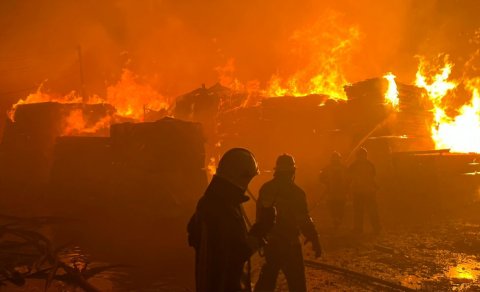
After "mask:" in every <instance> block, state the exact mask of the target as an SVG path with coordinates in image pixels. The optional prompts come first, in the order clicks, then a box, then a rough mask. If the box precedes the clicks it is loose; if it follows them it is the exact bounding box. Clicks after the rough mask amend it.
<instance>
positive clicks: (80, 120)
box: [62, 109, 112, 136]
mask: <svg viewBox="0 0 480 292" xmlns="http://www.w3.org/2000/svg"><path fill="white" fill-rule="evenodd" d="M111 120H112V117H111V116H110V115H106V116H104V117H103V118H101V119H100V120H98V121H97V122H96V123H95V124H94V125H92V126H89V125H88V124H87V121H86V119H85V116H84V112H83V110H82V109H75V110H72V111H71V112H70V113H69V115H68V116H67V117H66V118H65V126H64V128H63V133H62V136H72V135H84V134H95V133H98V132H99V131H100V130H102V129H105V128H107V127H109V126H110V123H111Z"/></svg>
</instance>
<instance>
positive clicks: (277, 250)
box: [187, 148, 380, 292]
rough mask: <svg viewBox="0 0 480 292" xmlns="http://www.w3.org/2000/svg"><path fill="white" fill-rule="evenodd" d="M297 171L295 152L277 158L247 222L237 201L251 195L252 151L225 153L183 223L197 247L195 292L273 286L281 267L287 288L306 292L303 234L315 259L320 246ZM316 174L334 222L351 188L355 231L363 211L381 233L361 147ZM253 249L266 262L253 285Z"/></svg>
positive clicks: (336, 224)
mask: <svg viewBox="0 0 480 292" xmlns="http://www.w3.org/2000/svg"><path fill="white" fill-rule="evenodd" d="M295 172H296V166H295V160H294V158H293V157H292V156H290V155H287V154H283V155H280V156H279V157H278V158H277V161H276V165H275V169H274V174H273V179H271V180H270V181H268V182H266V183H265V184H264V185H263V186H262V187H261V188H260V192H259V197H258V200H257V210H256V221H255V223H254V224H253V225H252V224H250V223H249V220H248V218H247V217H246V215H245V212H244V210H243V207H242V204H243V203H244V202H246V201H248V200H249V196H247V195H246V194H245V193H246V192H248V189H247V188H248V185H249V183H250V181H251V180H252V179H253V178H254V177H255V176H256V175H258V174H259V170H258V164H257V161H256V159H255V156H254V155H253V153H251V152H250V151H249V150H247V149H244V148H234V149H231V150H229V151H227V152H226V153H225V154H224V155H223V157H222V158H221V159H220V161H219V164H218V167H217V171H216V174H215V175H214V177H213V178H212V180H211V182H210V184H209V185H208V187H207V190H206V191H205V194H204V195H203V197H202V198H201V199H200V200H199V202H198V204H197V209H196V211H195V213H194V214H193V216H192V218H191V219H190V221H189V223H188V227H187V229H188V240H189V245H190V246H192V247H194V249H195V257H196V258H195V279H196V290H197V291H198V292H220V291H222V292H223V291H224V292H237V291H252V290H253V291H256V292H260V291H274V290H275V287H276V281H277V277H278V274H279V272H280V271H282V272H283V274H284V275H285V278H286V280H287V284H288V287H289V290H290V291H296V292H302V291H307V287H306V278H305V268H304V263H303V254H302V244H301V241H300V234H301V235H303V237H304V238H305V242H304V244H307V243H311V246H312V249H313V251H314V253H315V257H320V256H321V254H322V248H321V245H320V241H319V238H318V233H317V230H316V228H315V225H314V223H313V221H312V219H311V217H310V215H309V213H308V207H307V201H306V197H305V192H304V191H303V190H302V189H301V188H300V187H299V186H298V185H297V184H296V183H295ZM320 180H321V182H322V183H323V184H324V186H325V194H326V195H327V204H328V208H329V210H330V213H331V216H332V219H333V225H334V227H335V228H338V227H339V226H340V224H341V222H342V219H343V215H344V208H345V203H346V197H347V194H349V193H351V194H352V197H353V209H354V231H355V232H358V233H361V232H362V230H363V217H364V215H365V214H367V215H368V216H369V218H370V220H371V224H372V228H373V230H374V232H376V233H378V232H379V231H380V224H379V220H378V214H377V207H376V199H375V193H376V189H377V186H376V183H375V167H374V165H373V164H372V163H371V162H370V161H369V160H368V159H367V151H366V150H365V149H364V148H361V149H360V150H358V152H357V155H356V160H355V161H354V162H353V163H352V164H351V165H350V166H348V167H347V166H345V165H344V164H343V163H342V159H341V156H340V154H339V153H337V152H334V153H333V154H332V157H331V161H330V163H329V165H328V166H327V167H326V168H324V169H323V171H322V173H321V175H320ZM257 251H258V252H260V253H261V254H262V255H263V256H264V257H265V263H264V265H263V266H262V268H261V271H260V275H259V277H258V280H257V282H256V284H255V285H254V287H251V284H250V283H251V280H250V257H251V256H252V255H253V254H254V253H255V252H257ZM245 269H246V270H247V272H245Z"/></svg>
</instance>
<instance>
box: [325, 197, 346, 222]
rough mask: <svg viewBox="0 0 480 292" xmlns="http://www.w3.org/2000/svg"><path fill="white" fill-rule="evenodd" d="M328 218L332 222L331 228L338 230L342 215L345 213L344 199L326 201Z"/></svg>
mask: <svg viewBox="0 0 480 292" xmlns="http://www.w3.org/2000/svg"><path fill="white" fill-rule="evenodd" d="M327 205H328V210H329V212H330V217H331V218H332V221H333V226H334V227H335V228H338V227H339V226H340V225H341V224H342V221H343V215H344V213H345V200H344V199H337V198H335V199H329V200H328V201H327Z"/></svg>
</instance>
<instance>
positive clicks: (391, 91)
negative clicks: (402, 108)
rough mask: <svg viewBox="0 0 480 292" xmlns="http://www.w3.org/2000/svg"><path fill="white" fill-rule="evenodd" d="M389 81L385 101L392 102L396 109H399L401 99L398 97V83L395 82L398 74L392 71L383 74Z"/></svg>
mask: <svg viewBox="0 0 480 292" xmlns="http://www.w3.org/2000/svg"><path fill="white" fill-rule="evenodd" d="M383 78H385V79H386V80H387V81H388V88H387V91H386V92H385V101H386V102H387V103H388V104H390V105H391V106H392V107H393V108H394V109H395V110H398V106H399V99H398V89H397V83H396V82H395V78H396V76H395V75H393V74H392V72H389V73H387V74H386V75H385V76H383Z"/></svg>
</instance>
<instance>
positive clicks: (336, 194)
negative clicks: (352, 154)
mask: <svg viewBox="0 0 480 292" xmlns="http://www.w3.org/2000/svg"><path fill="white" fill-rule="evenodd" d="M347 176H348V173H347V168H346V167H345V166H344V165H343V164H342V156H341V155H340V153H338V152H333V153H332V156H331V159H330V164H329V165H328V166H327V167H325V168H324V169H323V170H322V173H321V174H320V181H321V182H322V183H323V184H324V185H325V195H326V197H327V206H328V210H329V212H330V216H331V218H332V221H333V227H334V228H335V229H338V227H339V226H340V225H341V223H342V221H343V216H344V212H345V202H346V198H347V192H348V179H347Z"/></svg>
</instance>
